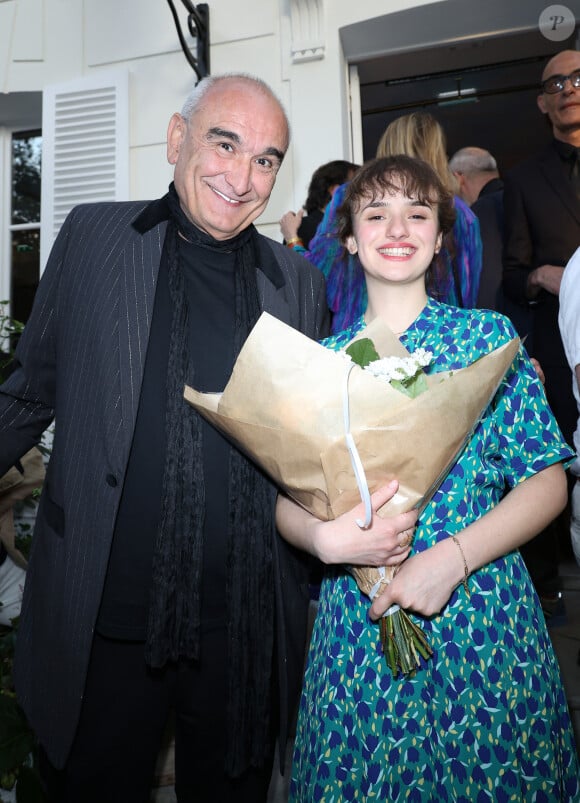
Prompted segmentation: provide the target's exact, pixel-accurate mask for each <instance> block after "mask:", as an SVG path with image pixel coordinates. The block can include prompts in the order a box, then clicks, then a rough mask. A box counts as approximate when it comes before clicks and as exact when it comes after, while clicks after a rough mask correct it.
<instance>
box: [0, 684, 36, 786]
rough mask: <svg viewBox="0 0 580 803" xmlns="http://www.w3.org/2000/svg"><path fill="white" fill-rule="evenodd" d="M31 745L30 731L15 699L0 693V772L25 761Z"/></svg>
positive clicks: (32, 744) (32, 740)
mask: <svg viewBox="0 0 580 803" xmlns="http://www.w3.org/2000/svg"><path fill="white" fill-rule="evenodd" d="M33 746H34V738H33V736H32V731H31V730H30V728H29V726H28V723H27V722H26V718H25V716H24V714H23V713H22V710H21V708H20V706H19V705H18V703H17V702H16V699H15V698H14V697H9V696H8V695H6V694H0V773H3V772H8V771H9V770H12V769H14V768H15V767H17V766H18V765H20V764H21V763H22V762H23V761H25V760H26V758H27V756H28V754H29V753H30V751H31V750H32V748H33Z"/></svg>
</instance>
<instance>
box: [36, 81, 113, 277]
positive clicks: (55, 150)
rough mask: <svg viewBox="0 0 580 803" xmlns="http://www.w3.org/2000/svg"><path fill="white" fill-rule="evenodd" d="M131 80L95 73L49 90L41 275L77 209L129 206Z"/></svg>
mask: <svg viewBox="0 0 580 803" xmlns="http://www.w3.org/2000/svg"><path fill="white" fill-rule="evenodd" d="M128 194H129V79H128V72H127V71H116V72H114V73H107V74H104V73H96V74H94V75H91V76H89V77H85V78H81V79H78V80H76V81H72V82H68V83H66V84H55V85H52V86H48V87H46V88H45V90H44V93H43V112H42V194H41V221H42V229H41V238H40V264H41V270H43V269H44V266H45V265H46V260H47V259H48V255H49V253H50V249H51V247H52V244H53V242H54V239H55V237H56V235H57V234H58V231H59V229H60V227H61V226H62V223H63V222H64V219H65V218H66V216H67V214H68V213H69V212H70V210H71V209H72V208H73V206H76V205H77V204H81V203H89V202H92V201H118V200H127V198H128Z"/></svg>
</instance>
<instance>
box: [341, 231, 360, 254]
mask: <svg viewBox="0 0 580 803" xmlns="http://www.w3.org/2000/svg"><path fill="white" fill-rule="evenodd" d="M344 245H345V247H346V250H347V251H348V253H349V254H356V253H358V245H357V244H356V240H355V239H354V237H353V236H352V234H350V235H349V236H348V237H347V238H346V240H345V241H344Z"/></svg>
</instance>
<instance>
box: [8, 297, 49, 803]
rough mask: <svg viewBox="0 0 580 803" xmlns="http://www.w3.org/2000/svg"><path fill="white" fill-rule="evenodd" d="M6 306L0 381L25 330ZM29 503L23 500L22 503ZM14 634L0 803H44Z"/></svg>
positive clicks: (25, 549) (24, 544)
mask: <svg viewBox="0 0 580 803" xmlns="http://www.w3.org/2000/svg"><path fill="white" fill-rule="evenodd" d="M7 303H8V302H6V301H0V349H2V351H1V352H0V382H2V381H3V379H4V374H5V371H6V367H7V366H8V365H9V364H10V361H11V360H12V356H13V351H14V345H15V338H16V337H18V336H19V335H20V334H21V332H22V330H23V328H24V327H23V324H21V323H19V322H17V321H13V320H12V319H11V318H9V317H8V316H7V315H6V309H7ZM30 503H31V502H30V501H29V500H26V502H25V503H23V504H30ZM32 504H33V502H32ZM31 539H32V527H31V525H30V524H29V523H22V524H21V525H19V527H18V529H17V536H16V546H17V547H18V549H20V551H21V552H22V554H23V555H25V557H28V553H29V550H30V542H31ZM17 631H18V619H13V620H12V627H4V626H1V625H0V803H1V801H2V800H3V798H2V790H3V789H4V790H12V789H14V790H15V793H16V803H43V801H44V799H45V798H44V794H43V792H42V788H41V784H40V777H39V775H38V772H37V770H36V768H35V767H34V752H35V741H34V736H33V733H32V731H31V729H30V727H29V725H28V723H27V721H26V717H25V716H24V713H23V711H22V709H21V708H20V706H19V705H18V702H17V701H16V696H15V691H14V683H13V675H12V669H13V660H14V646H15V643H16V637H17Z"/></svg>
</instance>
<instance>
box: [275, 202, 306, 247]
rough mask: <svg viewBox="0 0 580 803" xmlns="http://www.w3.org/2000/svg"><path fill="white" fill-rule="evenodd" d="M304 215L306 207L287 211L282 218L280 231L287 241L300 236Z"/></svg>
mask: <svg viewBox="0 0 580 803" xmlns="http://www.w3.org/2000/svg"><path fill="white" fill-rule="evenodd" d="M303 216H304V209H299V210H298V212H286V214H284V215H282V217H281V218H280V231H281V232H282V236H283V237H284V239H285V240H286V242H288V241H289V240H292V239H293V238H294V237H298V229H299V228H300V224H301V223H302V218H303Z"/></svg>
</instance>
